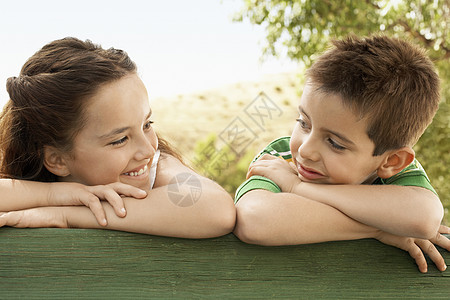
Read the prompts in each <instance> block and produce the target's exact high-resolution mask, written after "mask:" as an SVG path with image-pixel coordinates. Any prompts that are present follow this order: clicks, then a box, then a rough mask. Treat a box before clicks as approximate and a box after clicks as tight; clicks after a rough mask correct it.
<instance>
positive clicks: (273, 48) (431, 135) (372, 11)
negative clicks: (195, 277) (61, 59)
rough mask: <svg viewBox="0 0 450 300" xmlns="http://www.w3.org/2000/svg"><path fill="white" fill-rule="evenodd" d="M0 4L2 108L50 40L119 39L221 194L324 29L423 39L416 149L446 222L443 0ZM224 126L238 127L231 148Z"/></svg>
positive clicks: (447, 39)
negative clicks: (432, 101) (421, 130)
mask: <svg viewBox="0 0 450 300" xmlns="http://www.w3.org/2000/svg"><path fill="white" fill-rule="evenodd" d="M0 8H1V10H0V11H1V18H0V26H1V28H2V30H1V31H0V44H1V45H2V47H1V48H0V81H1V82H2V88H1V89H0V105H1V106H2V107H3V105H4V104H5V103H6V101H7V100H8V95H7V93H6V88H5V82H6V79H7V78H8V77H10V76H17V75H18V74H19V71H20V68H21V66H22V65H23V63H24V62H25V61H26V59H27V58H28V57H30V56H31V55H32V54H33V53H34V52H35V51H37V50H38V49H39V48H40V47H42V46H43V45H44V44H46V43H48V42H50V41H52V40H55V39H59V38H62V37H65V36H75V37H78V38H81V39H90V40H92V41H93V42H95V43H98V44H101V45H102V46H103V47H105V48H109V47H115V48H119V49H123V50H125V51H127V52H128V53H129V54H130V56H131V57H132V59H133V60H134V61H135V62H136V63H137V65H138V68H139V73H140V75H141V77H142V79H143V81H144V83H145V84H146V86H147V89H148V91H149V96H150V99H151V105H152V107H153V110H154V112H155V113H154V115H155V116H154V117H155V121H156V122H155V125H156V129H157V131H158V132H159V133H160V134H161V135H162V136H164V137H165V138H166V139H168V140H169V141H171V143H172V144H173V145H174V146H175V147H176V148H177V149H178V150H179V151H180V152H181V154H182V155H183V156H184V158H185V160H186V162H187V163H188V164H190V165H192V166H193V167H194V168H196V169H197V170H198V171H199V172H201V173H203V174H204V175H206V176H209V177H211V178H213V179H215V180H216V181H218V182H219V183H220V184H221V185H222V186H224V187H225V188H226V189H227V190H228V191H229V192H230V193H234V191H235V189H236V188H237V186H238V185H239V184H240V183H241V182H242V181H243V180H244V178H245V173H246V170H247V167H248V164H249V162H250V161H251V159H252V158H253V156H254V155H255V154H256V153H257V152H258V151H259V150H260V149H261V148H262V147H263V146H264V145H266V144H267V143H268V142H270V141H271V140H273V139H275V138H277V137H279V136H281V135H290V132H291V128H292V127H293V126H294V123H295V117H296V115H297V111H296V106H297V105H298V99H299V97H300V95H301V89H302V84H303V73H304V70H305V68H307V67H308V66H309V65H310V64H311V63H312V62H313V61H314V58H315V57H317V55H318V54H320V53H321V52H322V51H323V50H324V49H325V48H326V46H327V45H328V42H329V40H330V39H332V38H339V37H343V36H346V35H347V34H349V33H354V34H357V35H368V34H371V33H378V32H384V33H386V34H388V35H390V36H396V37H400V38H405V39H409V40H411V41H413V42H414V43H417V44H420V45H421V46H423V47H425V48H426V49H427V50H428V51H429V55H430V57H431V58H432V59H433V61H434V63H435V65H436V68H437V70H438V72H439V75H440V77H441V79H442V91H441V92H442V101H441V105H440V108H439V111H438V113H437V115H436V117H435V120H434V121H433V123H432V125H431V126H430V127H429V128H428V129H427V131H426V133H425V134H424V135H423V136H422V138H421V139H420V141H419V143H418V144H417V145H416V147H415V150H416V153H417V157H418V159H419V160H420V162H421V163H422V164H423V166H424V167H425V169H426V171H427V173H428V175H429V177H430V180H431V182H432V184H433V186H434V187H435V188H436V190H437V191H438V193H439V195H440V198H441V200H442V202H443V203H444V206H445V208H446V217H445V222H446V224H447V225H448V224H450V217H449V214H448V209H449V208H450V184H449V182H450V172H449V171H448V167H447V166H448V164H449V163H450V142H449V140H450V82H449V78H450V2H449V1H448V0H433V1H428V0H412V1H406V0H405V1H401V0H394V1H389V0H378V1H375V0H366V1H351V0H341V1H327V0H320V1H319V0H298V1H282V0H267V1H259V0H235V1H233V0H229V1H225V0H224V1H219V0H192V1H182V0H174V1H152V0H151V1H144V0H128V1H119V0H109V1H104V0H97V1H94V0H91V1H86V0H79V1H76V2H68V1H56V0H41V1H31V0H30V1H23V0H22V1H21V0H18V1H5V2H1V4H0ZM255 111H256V112H258V114H257V116H258V117H259V119H258V118H255V113H254V112H255ZM252 112H253V113H252ZM230 132H235V133H236V134H237V133H238V132H243V133H244V136H243V137H242V139H240V142H239V143H240V144H239V147H238V148H236V144H232V143H231V144H230V143H228V142H229V138H230ZM235 141H236V140H235Z"/></svg>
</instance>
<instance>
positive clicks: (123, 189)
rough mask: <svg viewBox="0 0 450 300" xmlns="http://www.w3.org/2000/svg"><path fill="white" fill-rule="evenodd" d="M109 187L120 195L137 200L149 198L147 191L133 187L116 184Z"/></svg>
mask: <svg viewBox="0 0 450 300" xmlns="http://www.w3.org/2000/svg"><path fill="white" fill-rule="evenodd" d="M109 186H110V187H112V188H113V190H114V191H116V193H118V194H119V195H124V196H129V197H133V198H137V199H142V198H145V197H146V196H147V192H146V191H144V190H141V189H140V188H137V187H135V186H132V185H128V184H123V183H120V182H115V183H111V184H109Z"/></svg>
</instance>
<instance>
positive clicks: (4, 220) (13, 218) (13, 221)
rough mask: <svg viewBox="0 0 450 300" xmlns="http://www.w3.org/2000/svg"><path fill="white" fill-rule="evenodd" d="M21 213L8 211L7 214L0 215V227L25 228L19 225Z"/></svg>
mask: <svg viewBox="0 0 450 300" xmlns="http://www.w3.org/2000/svg"><path fill="white" fill-rule="evenodd" d="M22 215H23V213H22V211H10V212H7V213H0V227H3V226H11V227H19V228H20V227H26V226H23V225H21V220H22Z"/></svg>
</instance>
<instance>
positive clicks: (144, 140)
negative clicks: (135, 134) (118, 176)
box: [135, 134, 156, 161]
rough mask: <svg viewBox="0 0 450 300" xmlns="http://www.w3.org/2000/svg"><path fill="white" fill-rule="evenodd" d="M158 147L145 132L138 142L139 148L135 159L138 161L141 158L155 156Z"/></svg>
mask: <svg viewBox="0 0 450 300" xmlns="http://www.w3.org/2000/svg"><path fill="white" fill-rule="evenodd" d="M155 152H156V149H155V148H154V146H153V145H152V142H151V140H150V138H149V137H148V136H146V135H145V134H143V135H142V136H141V137H140V139H139V142H138V144H137V150H136V153H135V159H136V160H137V161H139V160H145V159H149V158H151V157H153V155H155Z"/></svg>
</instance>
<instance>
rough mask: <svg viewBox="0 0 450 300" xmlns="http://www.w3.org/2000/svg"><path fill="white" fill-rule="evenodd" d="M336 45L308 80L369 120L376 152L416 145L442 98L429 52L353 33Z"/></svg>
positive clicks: (318, 61) (412, 46)
mask: <svg viewBox="0 0 450 300" xmlns="http://www.w3.org/2000/svg"><path fill="white" fill-rule="evenodd" d="M333 45H334V47H333V48H331V49H330V50H328V51H326V52H325V53H324V54H323V55H321V56H320V57H319V58H318V59H317V61H316V62H315V63H314V64H313V65H312V66H311V68H310V69H309V70H308V71H307V73H306V76H307V79H308V80H309V81H310V82H311V83H312V84H313V85H314V86H316V87H317V91H319V92H324V93H331V94H338V95H339V96H341V98H342V99H343V101H344V104H345V105H347V106H348V107H349V108H350V109H352V110H353V112H354V113H355V114H357V115H359V116H360V117H361V118H367V119H368V124H369V125H368V128H367V134H368V136H369V138H370V139H371V140H372V141H373V142H374V144H375V150H374V152H373V155H374V156H376V155H381V154H383V153H384V152H385V151H388V150H393V149H399V148H401V147H404V146H413V145H414V144H415V143H416V142H417V140H418V139H419V137H420V136H421V135H422V134H423V132H424V131H425V129H426V128H427V126H428V125H429V124H430V123H431V121H432V119H433V117H434V115H435V113H436V111H437V109H438V107H439V100H440V96H439V89H440V87H439V85H440V82H439V77H438V75H437V73H436V71H435V68H434V65H433V63H432V62H431V60H430V59H429V58H428V56H427V55H426V52H425V50H424V49H422V48H419V47H417V46H415V45H412V44H410V43H408V42H406V41H403V40H399V39H394V38H389V37H387V36H382V35H377V36H372V37H368V38H357V37H355V36H350V37H347V38H345V39H342V40H336V41H333Z"/></svg>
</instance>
